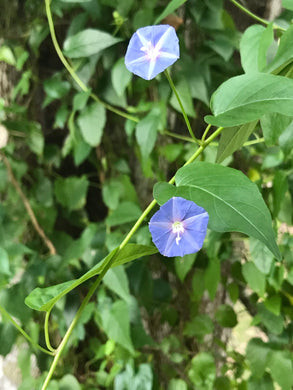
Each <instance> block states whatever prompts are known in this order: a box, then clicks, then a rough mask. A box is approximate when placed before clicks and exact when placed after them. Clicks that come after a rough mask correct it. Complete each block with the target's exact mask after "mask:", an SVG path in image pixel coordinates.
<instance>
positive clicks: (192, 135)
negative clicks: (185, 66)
mask: <svg viewBox="0 0 293 390" xmlns="http://www.w3.org/2000/svg"><path fill="white" fill-rule="evenodd" d="M164 73H165V75H166V77H167V80H168V82H169V84H170V87H171V89H172V91H173V92H174V94H175V96H176V98H177V100H178V103H179V106H180V108H181V112H182V115H183V117H184V120H185V123H186V126H187V129H188V131H189V134H190V136H191V138H193V139H194V141H195V142H197V143H198V144H200V142H199V140H198V139H197V138H196V137H195V135H194V134H193V131H192V128H191V125H190V122H189V119H188V116H187V114H186V112H185V110H184V107H183V104H182V101H181V99H180V96H179V94H178V92H177V90H176V87H175V85H174V83H173V80H172V78H171V76H170V73H169V72H168V70H167V69H166V70H165V71H164Z"/></svg>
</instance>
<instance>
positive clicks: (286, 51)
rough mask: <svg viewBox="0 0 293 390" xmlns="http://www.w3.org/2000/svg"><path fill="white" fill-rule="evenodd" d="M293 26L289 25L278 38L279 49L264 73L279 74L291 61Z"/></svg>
mask: <svg viewBox="0 0 293 390" xmlns="http://www.w3.org/2000/svg"><path fill="white" fill-rule="evenodd" d="M292 45H293V25H291V26H290V27H289V28H288V29H287V30H286V31H285V32H284V34H283V35H282V37H281V38H280V43H279V48H278V51H277V53H276V55H275V58H274V59H273V61H272V62H271V63H270V64H268V66H267V67H266V69H265V70H266V72H272V71H273V72H274V73H275V74H278V73H280V71H282V69H283V68H285V67H286V66H287V65H289V64H290V63H291V62H292V60H293V54H292V50H291V48H292Z"/></svg>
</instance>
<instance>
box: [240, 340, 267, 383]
mask: <svg viewBox="0 0 293 390" xmlns="http://www.w3.org/2000/svg"><path fill="white" fill-rule="evenodd" d="M269 352H270V348H269V346H268V345H267V344H266V343H265V342H264V341H262V340H261V339H257V338H253V339H251V340H249V342H248V344H247V347H246V359H247V360H248V362H249V367H250V369H251V373H252V375H253V376H254V377H255V378H261V377H262V376H263V374H264V372H265V369H266V367H267V362H268V355H269Z"/></svg>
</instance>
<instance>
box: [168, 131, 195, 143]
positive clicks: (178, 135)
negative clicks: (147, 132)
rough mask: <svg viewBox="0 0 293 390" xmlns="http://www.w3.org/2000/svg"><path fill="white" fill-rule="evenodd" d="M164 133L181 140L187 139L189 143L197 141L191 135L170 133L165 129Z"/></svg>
mask: <svg viewBox="0 0 293 390" xmlns="http://www.w3.org/2000/svg"><path fill="white" fill-rule="evenodd" d="M164 134H166V135H169V136H170V137H173V138H177V139H181V140H182V141H187V142H191V143H197V142H196V141H195V140H194V139H193V138H191V137H186V136H185V135H181V134H176V133H171V131H168V130H165V131H164Z"/></svg>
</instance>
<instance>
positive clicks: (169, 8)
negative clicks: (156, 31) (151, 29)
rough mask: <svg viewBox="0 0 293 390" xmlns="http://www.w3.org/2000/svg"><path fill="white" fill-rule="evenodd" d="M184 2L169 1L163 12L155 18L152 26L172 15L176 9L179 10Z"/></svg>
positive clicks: (184, 0)
mask: <svg viewBox="0 0 293 390" xmlns="http://www.w3.org/2000/svg"><path fill="white" fill-rule="evenodd" d="M185 2H186V0H171V1H170V2H169V3H168V5H167V6H166V8H165V9H164V11H163V12H162V13H161V14H160V15H159V16H158V17H157V19H156V20H155V22H154V23H153V24H158V23H159V22H160V21H161V20H163V19H164V18H165V17H166V16H168V15H170V14H172V13H173V12H174V11H175V10H176V9H177V8H179V7H180V6H181V5H182V4H184V3H185Z"/></svg>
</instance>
